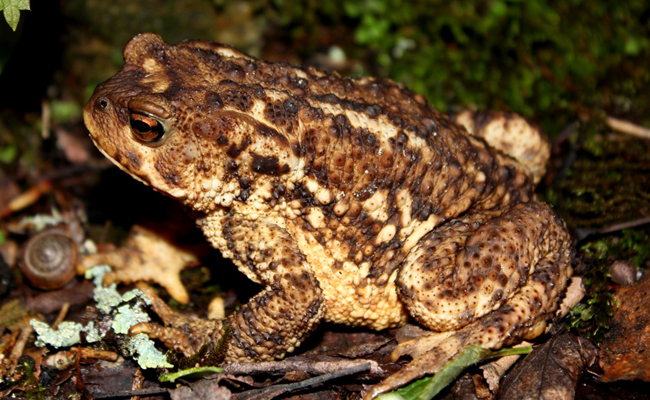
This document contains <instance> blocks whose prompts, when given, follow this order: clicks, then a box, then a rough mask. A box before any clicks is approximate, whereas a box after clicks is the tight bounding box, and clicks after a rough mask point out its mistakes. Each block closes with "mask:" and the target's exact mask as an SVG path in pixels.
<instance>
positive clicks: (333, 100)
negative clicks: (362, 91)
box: [318, 93, 341, 104]
mask: <svg viewBox="0 0 650 400" xmlns="http://www.w3.org/2000/svg"><path fill="white" fill-rule="evenodd" d="M318 100H319V101H322V102H323V103H330V104H339V103H340V102H341V99H339V98H338V97H337V96H336V95H334V94H331V93H329V94H324V95H322V96H318Z"/></svg>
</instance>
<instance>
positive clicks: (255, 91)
mask: <svg viewBox="0 0 650 400" xmlns="http://www.w3.org/2000/svg"><path fill="white" fill-rule="evenodd" d="M250 92H251V94H252V95H253V96H255V97H256V98H258V99H262V100H264V99H266V91H265V90H264V88H263V87H262V85H260V84H259V83H258V84H256V85H253V86H251V87H250Z"/></svg>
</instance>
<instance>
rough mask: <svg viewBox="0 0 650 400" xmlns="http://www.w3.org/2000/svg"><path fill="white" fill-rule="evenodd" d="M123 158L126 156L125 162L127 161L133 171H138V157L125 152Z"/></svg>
mask: <svg viewBox="0 0 650 400" xmlns="http://www.w3.org/2000/svg"><path fill="white" fill-rule="evenodd" d="M125 156H126V158H127V160H129V162H130V163H131V167H132V168H133V169H140V162H141V160H140V157H138V155H137V154H135V153H132V152H130V151H129V152H127V153H126V154H125Z"/></svg>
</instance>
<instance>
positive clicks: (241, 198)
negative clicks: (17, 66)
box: [84, 34, 571, 395]
mask: <svg viewBox="0 0 650 400" xmlns="http://www.w3.org/2000/svg"><path fill="white" fill-rule="evenodd" d="M124 56H125V65H124V67H123V69H122V70H121V71H120V72H119V73H118V74H117V75H115V76H114V77H112V78H111V79H109V80H108V81H107V82H105V83H103V84H102V85H100V86H98V87H97V89H96V91H95V94H94V95H93V97H92V98H91V99H90V101H89V102H88V104H87V105H86V107H85V108H84V120H85V122H86V125H87V127H88V129H89V130H90V133H91V137H92V139H93V140H94V142H95V143H96V144H97V146H98V147H99V149H100V150H101V151H102V152H103V153H104V154H105V155H106V156H107V157H108V158H110V159H111V160H112V161H113V162H114V163H115V164H117V165H118V166H119V167H120V168H122V169H123V170H125V171H126V172H128V173H129V174H131V175H132V176H133V177H135V178H136V179H138V180H140V181H142V182H144V183H145V184H148V185H150V186H152V187H153V188H154V189H156V190H158V191H160V192H162V193H164V194H167V195H169V196H171V197H173V198H176V199H178V200H179V201H181V202H182V203H183V204H185V205H186V206H188V207H189V208H191V209H193V210H194V212H195V213H196V214H197V215H198V218H199V219H198V220H197V223H198V225H199V226H200V227H201V229H202V230H203V232H204V233H205V235H206V237H207V238H208V240H209V241H210V242H211V243H212V245H213V246H214V247H216V248H217V249H219V250H220V251H221V252H222V254H223V255H224V257H227V258H231V259H232V260H233V262H234V264H235V265H236V266H237V267H238V268H239V269H240V270H241V271H242V272H244V273H245V274H246V275H247V276H248V277H249V278H250V279H252V280H254V281H256V282H258V283H260V284H261V285H263V287H264V289H263V290H262V292H260V293H259V294H258V295H257V296H255V297H253V298H252V299H251V300H250V302H249V303H247V304H246V305H244V306H243V307H241V309H240V310H238V311H237V312H235V313H234V314H232V315H231V316H229V317H227V318H226V319H225V320H223V321H205V320H199V319H195V318H189V317H185V316H174V314H173V313H172V312H169V310H167V309H164V307H162V306H160V304H159V302H154V304H155V306H154V309H155V311H156V312H159V313H162V314H163V318H162V319H163V322H165V323H166V324H167V325H168V326H167V327H165V328H163V327H160V326H157V325H153V324H145V325H142V326H140V327H139V328H138V329H139V330H140V331H142V332H146V333H148V334H149V335H150V336H152V337H157V338H160V339H161V340H162V341H163V342H164V343H165V344H167V345H170V346H171V347H172V348H174V349H176V350H178V351H181V352H183V353H184V354H190V353H192V352H194V351H196V350H197V349H198V348H200V347H201V345H203V344H205V343H214V342H216V340H217V339H219V338H220V337H221V335H222V332H223V330H222V327H223V326H225V325H228V326H230V328H231V332H232V336H231V337H230V339H229V340H230V342H229V346H228V353H227V355H226V361H232V360H261V359H274V358H280V357H283V356H284V355H285V354H287V353H289V352H291V351H293V350H294V349H295V348H296V347H297V346H299V345H300V343H302V342H303V341H304V339H305V338H306V337H307V335H308V334H309V333H310V331H311V330H313V329H314V327H315V326H316V325H317V324H318V322H319V321H321V320H327V321H333V322H338V323H342V324H348V325H354V326H366V327H370V328H373V329H385V328H389V327H395V326H400V325H402V324H404V323H405V322H406V320H407V318H408V317H409V313H410V314H411V315H413V316H414V317H415V318H416V319H417V320H418V321H420V322H421V323H422V324H423V325H425V326H427V327H428V328H430V329H434V330H436V329H437V330H443V331H446V335H444V339H442V341H440V342H439V343H438V344H437V345H436V347H435V348H433V349H431V352H430V353H429V354H423V355H422V358H421V357H420V356H418V357H417V358H416V360H414V362H413V363H412V365H413V367H411V366H409V367H407V368H406V369H405V370H404V372H403V373H400V374H398V375H395V376H393V377H392V378H390V379H389V380H387V381H386V382H384V383H383V384H381V385H380V386H377V389H376V390H375V391H373V392H371V393H370V395H375V394H377V393H379V392H381V391H384V390H387V389H389V388H391V387H394V386H395V385H396V384H401V383H405V382H406V381H408V380H409V379H413V378H415V377H417V375H418V373H420V372H418V371H420V369H418V368H419V366H424V367H426V368H424V369H422V371H427V372H435V371H436V369H437V368H439V366H440V365H442V364H441V363H444V361H445V360H447V359H449V358H450V357H453V355H455V354H456V353H457V352H458V351H460V349H462V347H463V346H467V345H470V344H481V345H483V346H486V347H492V348H494V347H499V346H502V345H504V344H510V343H513V342H516V341H519V340H521V339H522V338H524V337H528V336H530V335H533V334H539V332H540V329H539V328H540V327H541V326H543V325H544V323H545V322H546V320H547V319H548V318H549V317H550V315H551V313H552V311H553V310H554V309H555V307H556V303H557V300H558V298H559V297H560V296H561V294H562V292H563V291H564V287H565V284H566V280H567V278H568V277H569V276H570V275H571V267H570V250H569V249H570V240H569V237H568V234H567V232H566V229H565V228H564V226H563V224H562V222H561V221H560V220H559V219H558V218H557V216H556V215H555V214H554V212H553V211H552V210H551V209H550V208H549V207H548V206H546V205H543V204H540V203H538V202H536V201H535V200H534V195H533V186H534V183H535V182H537V181H538V180H539V178H540V177H541V174H542V173H543V168H544V166H543V164H544V163H545V160H546V159H547V158H548V154H547V152H546V154H544V151H542V152H541V153H542V154H541V155H538V154H537V153H535V152H534V151H533V150H535V149H536V148H540V149H542V150H544V148H545V145H543V144H544V143H546V142H545V139H543V136H542V135H541V134H539V132H538V131H535V130H534V129H533V128H531V126H530V125H527V124H525V123H523V122H522V121H523V120H522V119H521V118H519V117H516V116H514V115H511V114H505V113H503V114H492V115H493V117H490V118H487V117H486V118H483V119H480V118H478V117H476V115H478V114H475V117H474V118H473V119H472V118H469V117H468V118H469V119H468V118H465V119H463V118H461V116H458V117H456V121H458V122H459V123H461V124H462V125H463V126H465V127H467V129H468V130H469V131H470V132H471V133H472V134H473V135H476V136H473V135H470V134H468V132H467V129H466V128H465V127H462V126H460V125H457V124H456V123H454V122H453V121H452V120H450V119H449V118H448V117H447V116H444V115H442V114H440V113H439V112H438V111H436V110H434V109H433V108H431V107H430V106H429V105H428V104H427V102H426V99H424V97H422V96H420V95H416V94H414V93H412V92H411V91H409V90H408V89H406V88H404V87H403V86H402V85H400V84H397V83H394V82H391V81H387V80H381V79H375V78H361V79H349V78H342V77H340V76H339V75H337V74H335V73H334V74H326V73H323V72H320V71H317V70H315V69H313V68H305V69H302V68H296V67H293V66H290V65H288V64H284V63H268V62H264V61H260V60H255V59H252V58H250V57H248V56H245V55H244V54H242V53H240V52H239V51H237V50H235V49H233V48H230V47H228V46H223V45H218V44H214V43H208V42H200V41H188V42H183V43H181V44H179V45H177V46H170V45H168V44H166V43H164V42H163V41H162V39H161V38H160V37H159V36H157V35H154V34H142V35H139V36H137V37H135V38H134V39H132V40H131V41H130V42H129V44H127V46H126V48H125V50H124ZM486 115H487V114H486ZM494 115H495V116H494ZM535 135H537V136H535ZM524 136H526V137H527V138H531V137H532V138H533V139H526V140H523V138H524ZM535 138H536V139H535ZM531 140H534V141H532V142H531ZM523 142H527V143H533V145H532V146H522V143H523ZM491 146H494V147H496V149H495V148H494V147H491ZM432 359H433V360H435V362H430V360H432ZM427 360H429V361H427Z"/></svg>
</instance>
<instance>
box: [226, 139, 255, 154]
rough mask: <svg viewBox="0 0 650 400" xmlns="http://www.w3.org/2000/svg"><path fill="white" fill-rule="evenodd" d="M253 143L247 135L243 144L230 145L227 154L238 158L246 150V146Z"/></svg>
mask: <svg viewBox="0 0 650 400" xmlns="http://www.w3.org/2000/svg"><path fill="white" fill-rule="evenodd" d="M250 144H251V140H250V139H249V138H248V137H246V138H244V140H242V142H241V144H240V145H239V146H238V145H237V144H235V143H233V144H231V145H230V147H229V148H228V150H227V151H226V154H228V156H230V157H232V158H237V157H239V155H240V154H241V152H242V151H244V150H246V148H247V147H248V146H249V145H250Z"/></svg>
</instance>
